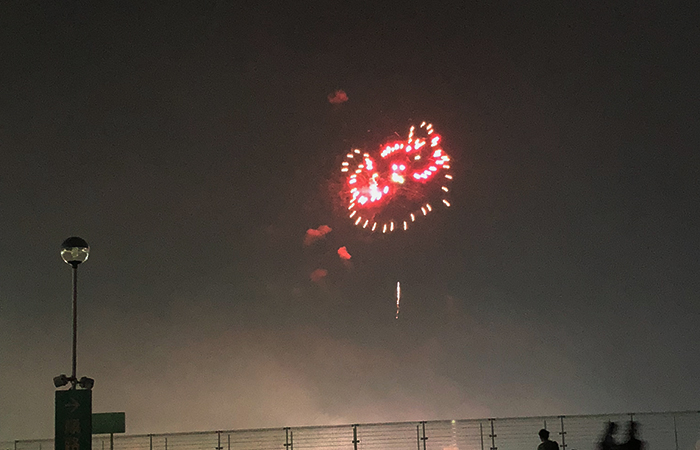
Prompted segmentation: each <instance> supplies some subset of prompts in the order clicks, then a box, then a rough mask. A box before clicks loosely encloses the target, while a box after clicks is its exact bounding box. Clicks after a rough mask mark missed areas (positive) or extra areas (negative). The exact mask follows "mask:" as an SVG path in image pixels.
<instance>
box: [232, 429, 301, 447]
mask: <svg viewBox="0 0 700 450" xmlns="http://www.w3.org/2000/svg"><path fill="white" fill-rule="evenodd" d="M284 448H285V449H287V450H294V432H293V431H292V429H291V428H289V427H286V428H285V429H284ZM229 450H230V449H229Z"/></svg>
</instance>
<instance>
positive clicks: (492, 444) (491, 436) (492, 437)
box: [489, 419, 498, 450]
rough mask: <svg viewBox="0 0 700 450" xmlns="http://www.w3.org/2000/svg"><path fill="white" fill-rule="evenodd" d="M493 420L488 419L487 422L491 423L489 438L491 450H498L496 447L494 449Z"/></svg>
mask: <svg viewBox="0 0 700 450" xmlns="http://www.w3.org/2000/svg"><path fill="white" fill-rule="evenodd" d="M494 420H495V419H489V422H491V434H489V437H490V438H491V450H498V447H496V433H495V432H494V430H493V421H494Z"/></svg>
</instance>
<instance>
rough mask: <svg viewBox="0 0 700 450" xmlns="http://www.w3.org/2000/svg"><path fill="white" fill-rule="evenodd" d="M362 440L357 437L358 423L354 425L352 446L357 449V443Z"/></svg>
mask: <svg viewBox="0 0 700 450" xmlns="http://www.w3.org/2000/svg"><path fill="white" fill-rule="evenodd" d="M359 442H360V441H359V440H358V439H357V424H355V425H353V426H352V447H353V448H354V449H355V450H357V444H358V443H359Z"/></svg>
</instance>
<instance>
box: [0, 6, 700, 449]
mask: <svg viewBox="0 0 700 450" xmlns="http://www.w3.org/2000/svg"><path fill="white" fill-rule="evenodd" d="M126 3H128V2H87V1H51V2H49V1H46V2H13V1H8V2H2V3H0V59H1V61H2V63H1V64H0V156H1V159H0V236H2V238H1V239H0V252H1V256H2V257H0V405H2V408H0V440H10V439H25V438H39V437H50V436H52V435H53V414H54V411H53V396H54V387H53V385H52V381H51V380H52V378H53V377H54V376H56V375H58V374H60V373H70V362H71V361H70V360H71V309H70V301H71V290H70V289H71V274H70V267H69V266H67V265H66V264H64V263H63V262H62V261H61V258H60V255H59V251H60V244H61V242H62V241H63V240H64V239H65V238H67V237H69V236H73V235H77V236H81V237H83V238H84V239H86V240H87V241H88V242H89V243H90V245H91V256H90V258H89V261H87V262H86V263H85V264H84V265H82V266H81V267H80V270H79V333H78V376H79V377H80V376H83V375H87V376H90V377H92V378H94V379H95V380H96V383H95V388H94V392H93V396H94V405H93V410H94V411H95V412H107V411H125V412H126V417H127V431H128V432H129V433H160V432H175V431H194V430H216V429H232V428H259V427H282V426H298V425H330V424H344V423H365V422H386V421H402V420H431V419H466V418H479V417H500V416H516V415H541V414H584V413H603V412H628V411H666V410H685V409H698V406H699V405H700V390H698V386H697V381H698V374H699V373H700V356H699V352H698V342H700V327H699V326H698V323H699V322H700V301H699V295H698V293H699V292H700V277H698V273H699V272H700V250H699V249H700V233H699V229H700V228H699V226H698V223H699V222H700V212H699V208H698V200H699V199H700V181H699V180H700V170H699V169H700V153H698V146H699V145H700V84H698V67H699V66H698V63H697V57H698V56H697V54H698V49H699V48H700V31H699V30H700V28H698V26H697V17H698V12H699V11H698V8H697V6H696V5H695V4H692V3H693V2H689V3H688V5H691V4H692V5H691V6H677V7H675V8H672V7H670V6H665V5H666V3H665V2H658V4H652V3H650V2H617V1H612V2H604V5H603V2H600V3H601V5H600V6H591V5H590V4H589V3H590V2H529V3H532V5H530V6H526V5H522V4H520V3H521V2H516V3H515V4H505V3H504V4H500V5H498V4H496V5H489V4H485V3H479V4H474V5H471V6H464V5H463V4H462V3H463V2H458V3H457V4H455V5H440V4H433V2H420V3H416V4H411V3H404V4H401V5H394V6H390V5H387V6H382V2H367V4H364V5H362V4H359V3H353V2H345V3H342V4H334V3H333V2H320V1H319V2H316V3H310V2H297V3H300V4H299V5H297V6H289V7H287V8H281V7H279V6H274V5H275V4H276V3H277V2H270V3H267V4H266V3H264V2H263V3H259V2H248V4H247V5H239V4H231V3H228V2H224V1H215V0H212V1H203V2H197V5H196V6H195V5H190V6H181V5H179V3H180V2H172V1H160V2H130V3H131V5H127V4H126ZM525 3H528V2H525ZM578 3H582V4H583V3H585V4H586V5H585V6H578ZM593 3H594V4H595V3H597V2H593ZM679 5H680V4H679ZM337 89H342V90H344V91H345V92H346V93H347V96H348V99H349V100H348V101H347V102H345V103H343V104H340V105H332V104H330V103H329V101H328V98H327V96H328V94H329V93H332V92H334V91H335V90H337ZM412 120H419V121H420V120H430V121H432V122H433V123H434V124H435V127H436V128H437V129H439V130H440V133H441V134H442V136H443V139H444V141H443V142H444V146H445V149H446V150H447V151H449V153H450V154H451V155H452V156H453V172H454V174H455V180H454V183H453V188H454V189H453V192H452V197H451V201H452V208H449V209H447V208H441V209H439V210H438V211H436V212H435V213H434V214H432V216H429V217H428V218H426V220H424V221H422V222H421V223H419V224H417V225H416V226H415V227H413V228H411V229H409V230H408V231H407V232H400V233H393V234H391V235H387V236H382V235H377V234H369V233H367V232H363V230H361V229H358V228H357V227H354V226H353V225H352V221H350V220H349V219H347V218H345V217H342V216H341V215H340V214H339V212H338V211H339V208H338V194H337V186H338V183H339V180H340V174H339V170H338V169H339V167H340V162H341V161H342V158H343V156H344V155H345V153H347V151H348V150H349V149H350V148H351V147H353V146H359V145H363V143H365V142H367V141H368V140H371V139H373V138H376V137H377V136H381V137H384V136H390V135H392V134H393V133H394V132H398V133H400V134H405V133H406V129H407V124H408V123H409V121H412ZM321 225H327V226H329V227H331V228H332V230H333V231H332V232H330V233H329V234H327V235H326V236H325V238H324V239H322V240H319V241H317V242H315V243H314V244H312V245H304V237H305V233H306V231H307V230H308V229H310V228H317V227H319V226H321ZM365 231H366V230H365ZM341 246H346V247H347V250H348V252H349V253H350V254H351V255H352V259H350V260H349V261H343V260H341V259H340V258H338V256H337V254H336V250H337V248H338V247H341ZM316 269H324V270H326V271H327V275H326V276H325V277H323V278H322V279H321V280H319V281H317V282H314V281H312V280H310V274H311V273H312V272H313V271H314V270H316ZM397 281H400V282H401V287H402V300H401V313H400V316H399V318H398V320H396V319H395V318H394V315H395V297H394V293H395V286H396V282H397Z"/></svg>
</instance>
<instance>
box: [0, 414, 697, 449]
mask: <svg viewBox="0 0 700 450" xmlns="http://www.w3.org/2000/svg"><path fill="white" fill-rule="evenodd" d="M630 420H634V421H636V422H637V423H638V425H639V430H638V433H637V435H638V436H639V438H641V439H642V440H643V441H645V442H646V450H674V449H675V450H700V411H684V412H667V413H635V414H602V415H586V416H552V417H520V418H506V419H473V420H451V421H450V420H440V421H425V422H400V423H378V424H357V425H341V426H319V427H295V428H267V429H258V430H229V431H210V432H199V433H172V434H146V435H114V436H113V437H112V438H113V440H110V436H109V435H95V436H93V440H92V448H93V450H110V449H111V448H113V449H114V450H294V449H295V448H296V450H522V449H533V450H534V449H536V448H537V445H538V444H539V442H540V441H539V438H538V436H537V432H538V431H539V430H540V429H541V428H546V429H547V430H549V432H550V438H551V439H553V440H556V441H558V442H559V447H560V448H561V450H594V449H595V447H596V442H597V441H598V440H599V439H600V437H601V435H602V433H603V430H604V428H605V426H606V424H607V422H608V421H613V422H618V423H619V425H620V427H619V432H618V435H617V440H618V442H622V441H624V439H625V432H626V428H627V427H626V423H627V422H629V421H630ZM53 447H54V445H53V440H52V439H41V440H22V441H11V442H2V443H0V450H52V449H53Z"/></svg>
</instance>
